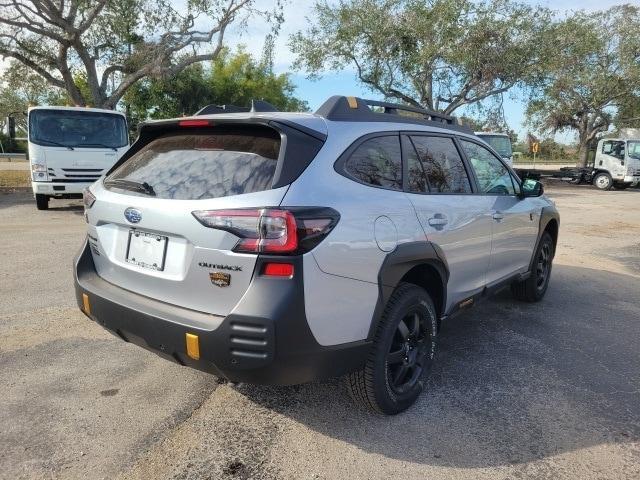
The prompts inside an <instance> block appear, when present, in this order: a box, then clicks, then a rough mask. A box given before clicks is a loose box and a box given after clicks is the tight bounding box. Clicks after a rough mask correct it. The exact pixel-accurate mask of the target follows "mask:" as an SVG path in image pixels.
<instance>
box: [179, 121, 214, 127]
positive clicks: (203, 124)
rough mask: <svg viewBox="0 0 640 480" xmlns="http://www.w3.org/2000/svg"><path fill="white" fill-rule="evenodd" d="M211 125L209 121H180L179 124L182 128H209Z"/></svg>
mask: <svg viewBox="0 0 640 480" xmlns="http://www.w3.org/2000/svg"><path fill="white" fill-rule="evenodd" d="M209 125H210V123H209V120H180V121H179V122H178V126H180V127H208V126H209Z"/></svg>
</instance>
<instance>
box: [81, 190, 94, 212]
mask: <svg viewBox="0 0 640 480" xmlns="http://www.w3.org/2000/svg"><path fill="white" fill-rule="evenodd" d="M82 202H83V203H84V208H85V210H88V209H90V208H91V207H93V204H94V203H96V197H95V196H94V195H93V193H91V190H89V187H87V188H85V189H84V190H83V191H82Z"/></svg>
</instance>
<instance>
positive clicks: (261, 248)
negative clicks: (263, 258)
mask: <svg viewBox="0 0 640 480" xmlns="http://www.w3.org/2000/svg"><path fill="white" fill-rule="evenodd" d="M193 216H194V217H195V218H196V219H197V220H198V221H199V222H200V223H202V225H204V226H205V227H209V228H215V229H218V230H226V231H228V232H231V233H233V234H234V235H236V236H238V237H240V239H239V240H238V243H237V244H236V245H235V247H234V248H233V251H234V252H242V253H271V254H284V255H291V254H298V253H304V252H308V251H309V250H311V249H312V248H313V247H315V246H316V245H317V244H318V243H320V242H321V241H322V239H323V238H324V237H326V236H327V234H328V233H329V232H330V231H331V230H332V229H333V227H334V226H335V225H336V223H337V222H338V219H339V215H338V212H336V211H335V210H333V209H330V208H323V207H311V208H309V207H295V208H288V209H286V210H283V209H278V208H260V209H237V210H235V209H234V210H199V211H195V212H193Z"/></svg>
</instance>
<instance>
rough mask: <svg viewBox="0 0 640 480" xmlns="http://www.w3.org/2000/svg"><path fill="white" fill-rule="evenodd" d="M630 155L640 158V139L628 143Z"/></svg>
mask: <svg viewBox="0 0 640 480" xmlns="http://www.w3.org/2000/svg"><path fill="white" fill-rule="evenodd" d="M627 148H628V151H629V157H631V158H637V159H638V160H640V141H636V142H629V143H628V145H627Z"/></svg>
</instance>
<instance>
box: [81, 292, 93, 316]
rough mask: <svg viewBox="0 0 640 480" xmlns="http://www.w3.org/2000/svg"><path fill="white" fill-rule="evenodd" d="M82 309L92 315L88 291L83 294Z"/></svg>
mask: <svg viewBox="0 0 640 480" xmlns="http://www.w3.org/2000/svg"><path fill="white" fill-rule="evenodd" d="M82 309H83V310H84V313H86V314H87V315H91V305H90V304H89V295H87V294H86V293H83V294H82Z"/></svg>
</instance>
